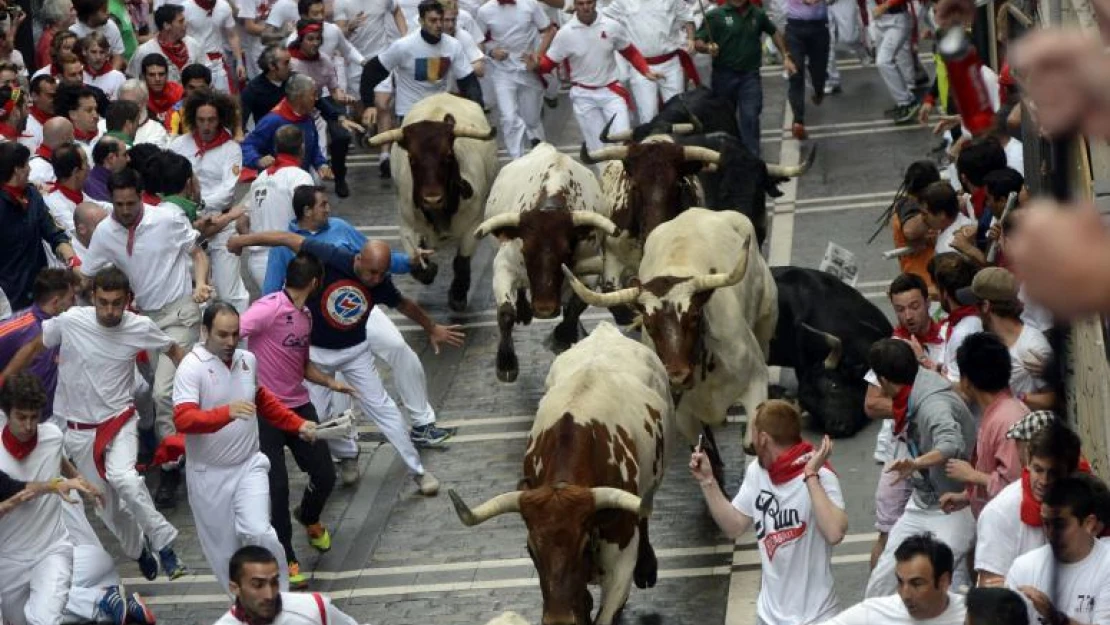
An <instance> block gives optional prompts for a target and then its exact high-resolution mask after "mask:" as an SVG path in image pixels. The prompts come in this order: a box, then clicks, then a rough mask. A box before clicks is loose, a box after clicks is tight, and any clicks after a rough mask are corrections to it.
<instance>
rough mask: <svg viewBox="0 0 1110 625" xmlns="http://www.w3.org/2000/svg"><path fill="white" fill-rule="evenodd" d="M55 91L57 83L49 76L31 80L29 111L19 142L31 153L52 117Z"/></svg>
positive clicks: (39, 141)
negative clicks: (43, 128)
mask: <svg viewBox="0 0 1110 625" xmlns="http://www.w3.org/2000/svg"><path fill="white" fill-rule="evenodd" d="M57 90H58V81H57V80H55V79H54V77H53V76H51V75H50V74H43V75H42V76H36V77H35V78H34V79H33V80H31V109H30V111H28V116H27V124H26V125H25V126H24V127H23V135H22V136H21V137H20V138H19V142H20V143H22V144H23V145H25V146H27V149H28V150H31V152H32V153H33V152H34V151H35V150H36V149H37V148H38V147H39V145H41V144H42V127H43V125H44V124H46V122H47V121H48V120H49V119H50V118H51V117H54V92H55V91H57Z"/></svg>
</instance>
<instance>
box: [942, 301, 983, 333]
mask: <svg viewBox="0 0 1110 625" xmlns="http://www.w3.org/2000/svg"><path fill="white" fill-rule="evenodd" d="M978 315H979V309H978V308H976V307H975V306H971V305H968V306H960V307H959V308H957V309H956V310H953V311H952V312H950V313H948V330H947V331H946V332H945V336H944V340H945V341H949V340H951V339H952V331H953V330H955V329H956V325H957V324H959V323H960V322H961V321H963V320H964V319H967V318H968V317H977V316H978Z"/></svg>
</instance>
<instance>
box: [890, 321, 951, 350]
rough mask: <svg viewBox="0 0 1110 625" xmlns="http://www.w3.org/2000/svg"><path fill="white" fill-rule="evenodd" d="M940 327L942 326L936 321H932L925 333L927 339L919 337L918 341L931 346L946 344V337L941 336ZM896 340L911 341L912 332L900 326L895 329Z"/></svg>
mask: <svg viewBox="0 0 1110 625" xmlns="http://www.w3.org/2000/svg"><path fill="white" fill-rule="evenodd" d="M940 327H941V324H939V323H937V322H936V321H930V322H929V329H928V330H926V331H925V338H921V337H917V340H918V341H921V342H922V343H925V344H929V345H942V344H944V337H943V336H941V334H940ZM894 338H896V339H902V340H903V341H908V340H910V331H909V330H907V329H906V328H904V327H902V326H898V327H897V328H894Z"/></svg>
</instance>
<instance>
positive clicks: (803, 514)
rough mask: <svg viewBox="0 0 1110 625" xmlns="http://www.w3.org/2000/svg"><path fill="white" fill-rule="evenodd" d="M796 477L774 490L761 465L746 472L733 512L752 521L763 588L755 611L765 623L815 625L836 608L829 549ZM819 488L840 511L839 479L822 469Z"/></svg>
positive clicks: (753, 465) (754, 464) (756, 463)
mask: <svg viewBox="0 0 1110 625" xmlns="http://www.w3.org/2000/svg"><path fill="white" fill-rule="evenodd" d="M802 479H803V476H802V475H798V476H797V477H795V478H794V479H793V480H790V481H789V482H786V483H785V484H780V485H778V486H775V485H774V484H772V483H771V476H770V474H768V473H767V471H766V470H765V469H763V467H761V466H759V461H758V460H755V459H752V461H751V462H749V463H748V468H747V470H745V472H744V482H743V484H742V485H741V486H740V492H739V493H737V494H736V497H735V498H734V499H733V500H732V505H733V507H734V508H736V509H737V510H739V511H740V512H742V513H743V514H745V515H747V516H749V517H751V518H752V521H753V528H754V531H755V533H756V538H757V540H758V542H759V557H760V560H761V561H762V563H763V586H762V588H761V589H760V591H759V599H758V601H757V608H756V613H757V614H758V615H759V618H760V619H761V620H762V621H764V622H766V623H775V624H776V625H806V624H807V623H819V622H821V621H824V620H826V619H828V618H830V617H832V615H834V614H836V612H837V610H839V609H840V602H839V600H838V599H837V597H836V591H835V590H834V589H833V576H832V545H830V544H829V543H828V541H826V540H825V537H824V536H822V535H821V532H820V530H818V529H817V517H816V515H814V513H813V505H812V501H811V500H810V497H809V491H808V490H807V488H806V485H805V483H804V482H803V481H802ZM818 479H819V480H820V482H821V487H822V488H824V489H825V492H826V493H828V496H829V499H830V500H831V501H832V502H833V504H834V505H836V506H837V507H839V508H843V507H844V496H843V495H842V494H841V492H840V480H839V479H838V478H837V477H836V474H835V473H833V472H832V471H829V470H828V469H826V468H824V467H822V468H821V470H820V471H818Z"/></svg>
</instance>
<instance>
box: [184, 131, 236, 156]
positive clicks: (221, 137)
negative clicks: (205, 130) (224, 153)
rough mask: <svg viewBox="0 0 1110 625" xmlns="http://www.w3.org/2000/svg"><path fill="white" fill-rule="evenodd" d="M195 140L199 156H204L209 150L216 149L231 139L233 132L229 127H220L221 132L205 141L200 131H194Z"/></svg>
mask: <svg viewBox="0 0 1110 625" xmlns="http://www.w3.org/2000/svg"><path fill="white" fill-rule="evenodd" d="M193 141H195V142H196V144H197V158H200V157H202V156H204V153H205V152H207V151H209V150H215V149H216V148H218V147H220V146H221V145H223V144H225V143H227V142H228V141H231V133H230V132H228V130H227V128H220V132H219V133H218V134H217V135H216V136H215V137H214V138H213V139H212V140H211V141H207V142H206V141H205V140H203V139H201V138H200V133H199V132H197V131H195V130H194V131H193Z"/></svg>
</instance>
